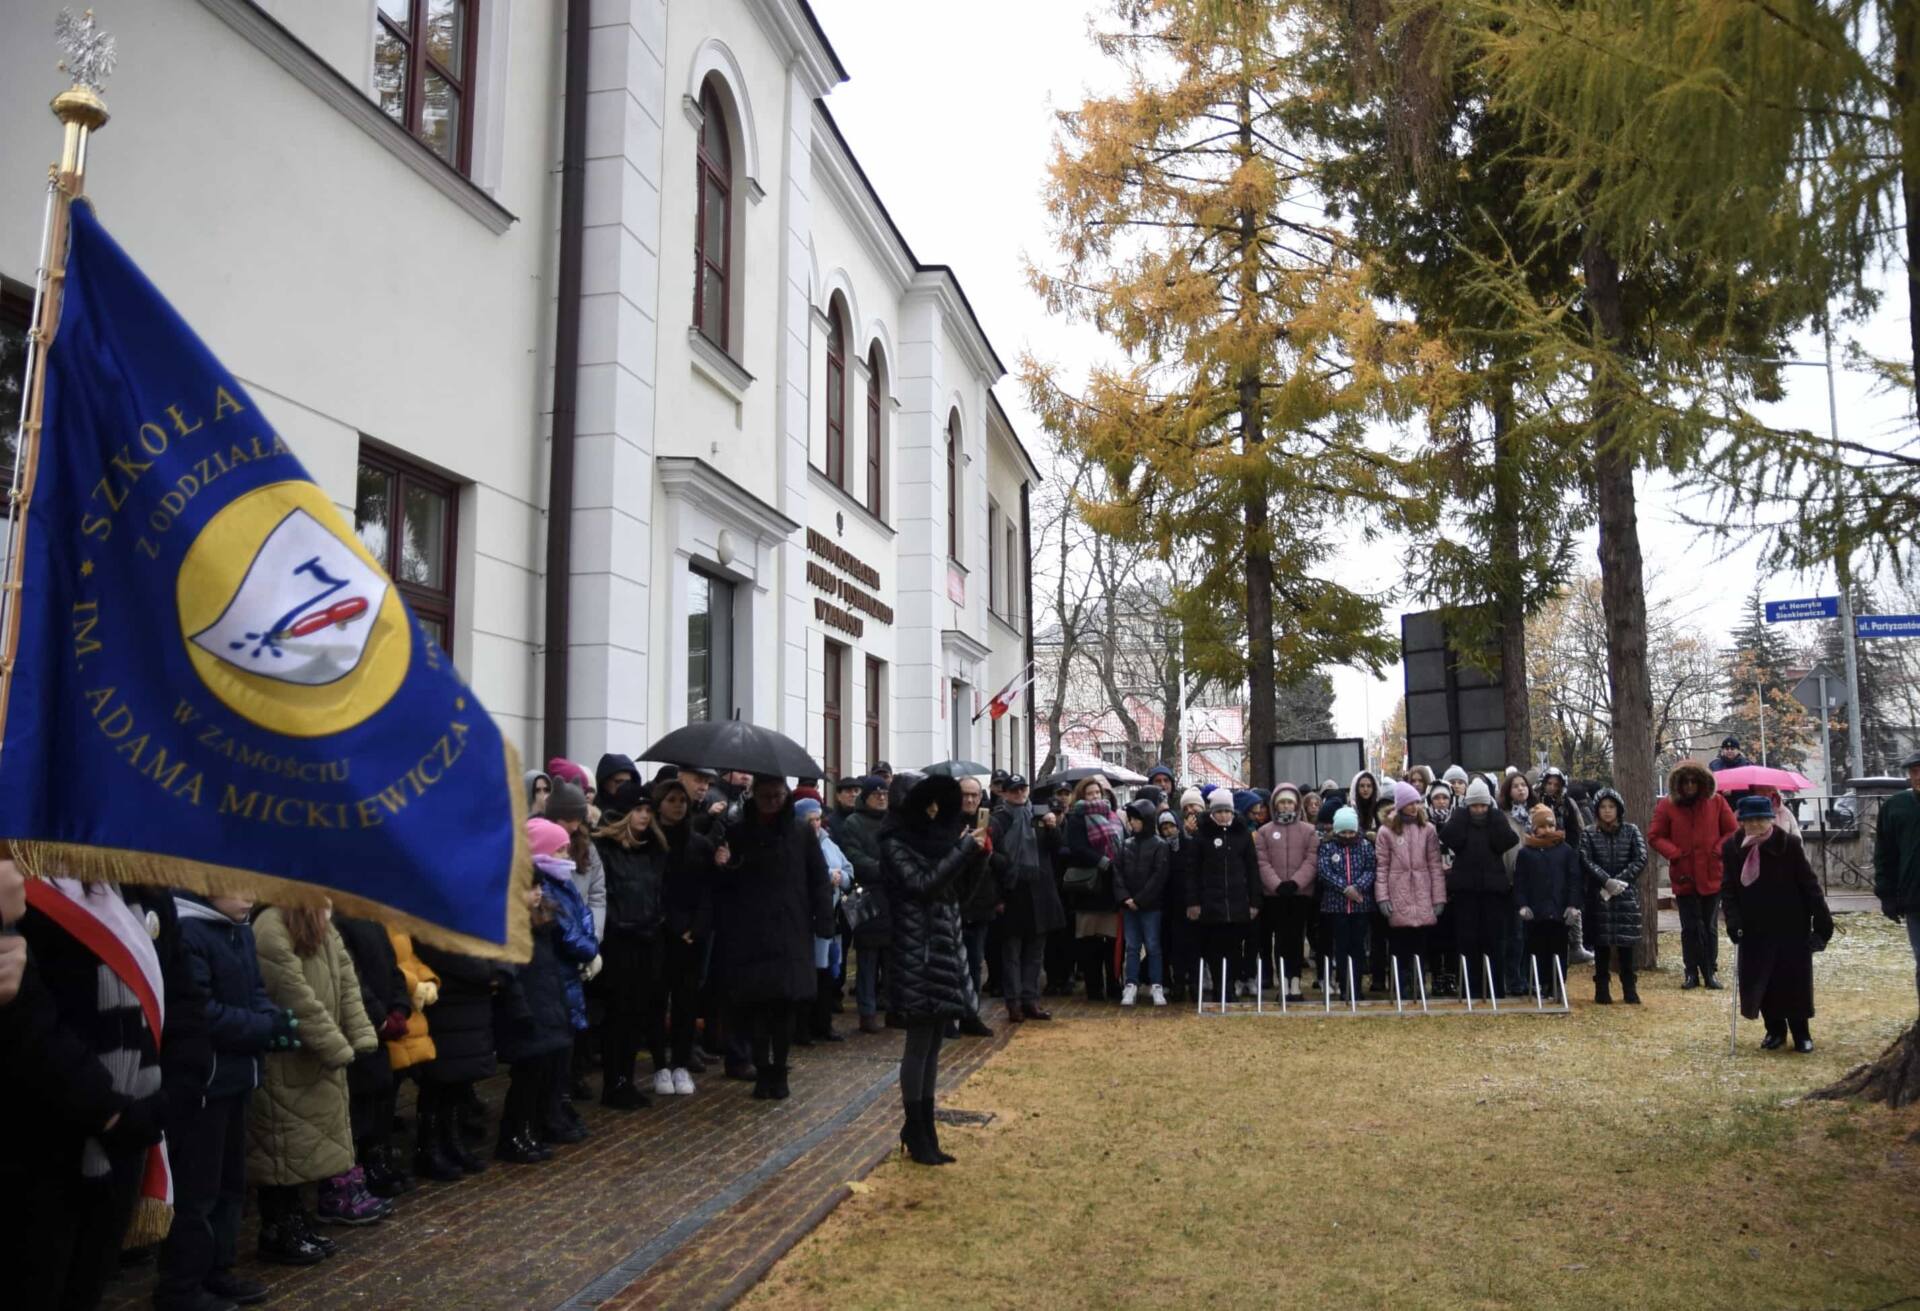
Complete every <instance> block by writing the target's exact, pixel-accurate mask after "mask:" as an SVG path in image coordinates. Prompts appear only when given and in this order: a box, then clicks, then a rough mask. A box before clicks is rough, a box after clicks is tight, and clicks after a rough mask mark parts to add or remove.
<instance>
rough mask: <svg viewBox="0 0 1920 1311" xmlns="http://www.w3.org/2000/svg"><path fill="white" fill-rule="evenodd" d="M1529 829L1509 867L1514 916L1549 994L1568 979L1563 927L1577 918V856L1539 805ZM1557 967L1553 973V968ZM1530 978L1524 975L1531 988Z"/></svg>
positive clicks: (1548, 812)
mask: <svg viewBox="0 0 1920 1311" xmlns="http://www.w3.org/2000/svg"><path fill="white" fill-rule="evenodd" d="M1528 819H1529V820H1530V822H1531V824H1532V829H1531V831H1530V832H1528V833H1527V834H1526V836H1525V837H1524V838H1522V839H1521V845H1520V849H1519V854H1518V855H1517V856H1516V857H1515V858H1514V862H1513V900H1514V908H1515V913H1516V914H1517V915H1518V916H1519V917H1520V921H1521V923H1523V924H1524V925H1526V948H1527V956H1528V958H1529V959H1530V960H1531V961H1532V963H1533V969H1534V970H1536V971H1538V978H1539V981H1540V991H1541V994H1542V995H1548V994H1552V993H1554V992H1555V991H1556V990H1557V989H1558V988H1559V987H1560V985H1561V983H1562V982H1564V980H1565V979H1566V975H1567V963H1568V962H1567V924H1568V922H1569V918H1570V915H1578V914H1579V905H1580V901H1581V873H1580V855H1579V853H1578V852H1577V851H1576V850H1575V849H1574V846H1573V844H1572V843H1571V842H1569V841H1568V840H1567V835H1566V834H1565V833H1563V832H1561V831H1560V826H1559V824H1558V823H1557V822H1556V821H1555V819H1554V814H1553V807H1552V806H1549V805H1547V804H1546V803H1545V802H1541V803H1540V804H1539V805H1537V806H1535V807H1534V808H1533V811H1532V813H1531V814H1530V815H1529V816H1528ZM1556 966H1557V969H1556ZM1533 977H1534V976H1533V975H1532V974H1529V976H1528V983H1529V986H1531V983H1532V979H1533Z"/></svg>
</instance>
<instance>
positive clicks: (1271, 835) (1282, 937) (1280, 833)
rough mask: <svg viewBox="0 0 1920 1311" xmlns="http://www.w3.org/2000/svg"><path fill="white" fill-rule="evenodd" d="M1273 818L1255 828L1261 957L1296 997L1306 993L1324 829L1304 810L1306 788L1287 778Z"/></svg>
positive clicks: (1275, 978) (1257, 932)
mask: <svg viewBox="0 0 1920 1311" xmlns="http://www.w3.org/2000/svg"><path fill="white" fill-rule="evenodd" d="M1269 809H1270V810H1271V811H1272V814H1273V818H1272V819H1271V820H1269V821H1268V822H1267V823H1265V824H1263V825H1262V826H1261V827H1260V829H1259V831H1258V832H1256V833H1255V834H1254V842H1253V852H1254V861H1255V863H1256V864H1257V865H1258V866H1259V868H1260V888H1261V892H1262V897H1261V901H1260V918H1259V920H1258V921H1257V922H1256V924H1255V926H1254V934H1255V937H1256V939H1257V940H1258V942H1259V948H1260V954H1261V959H1263V960H1264V961H1265V962H1266V972H1267V974H1268V977H1270V978H1272V979H1273V981H1274V984H1275V986H1276V987H1277V986H1279V985H1280V984H1281V983H1282V982H1283V980H1282V977H1281V974H1280V970H1281V968H1282V966H1283V965H1284V967H1285V970H1286V976H1285V979H1284V983H1285V985H1286V988H1287V991H1288V993H1289V995H1290V999H1291V1000H1295V1001H1298V1000H1299V999H1300V967H1301V965H1302V963H1303V962H1304V960H1305V952H1304V950H1303V942H1304V938H1303V935H1304V933H1305V931H1306V927H1307V918H1308V909H1309V907H1311V906H1312V904H1313V890H1314V885H1315V883H1316V881H1317V880H1318V878H1319V863H1318V854H1319V848H1320V835H1319V834H1318V833H1316V832H1314V828H1313V825H1312V823H1311V822H1310V821H1308V820H1307V819H1306V817H1305V816H1304V815H1302V814H1301V810H1300V789H1299V788H1297V787H1295V786H1294V785H1293V784H1291V783H1282V784H1281V785H1280V786H1279V787H1277V788H1275V789H1274V790H1273V800H1272V803H1271V805H1270V807H1269Z"/></svg>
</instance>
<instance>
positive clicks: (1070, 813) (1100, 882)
mask: <svg viewBox="0 0 1920 1311" xmlns="http://www.w3.org/2000/svg"><path fill="white" fill-rule="evenodd" d="M1221 795H1222V796H1226V795H1228V794H1227V793H1225V792H1224V791H1222V792H1221ZM1231 804H1232V803H1231V801H1229V802H1228V805H1229V806H1231ZM1060 831H1061V842H1060V846H1061V856H1060V864H1061V867H1062V870H1063V873H1062V881H1063V883H1064V882H1066V881H1067V880H1068V879H1071V880H1072V883H1071V884H1070V885H1068V886H1067V887H1066V889H1065V891H1066V897H1065V900H1066V903H1067V910H1068V911H1069V912H1071V914H1072V917H1073V950H1074V956H1075V964H1076V965H1077V966H1078V967H1079V971H1080V981H1081V983H1082V984H1083V985H1084V987H1085V989H1086V998H1087V1000H1088V1001H1118V1000H1119V999H1120V979H1119V975H1118V973H1117V972H1116V966H1117V965H1118V964H1119V961H1118V952H1117V950H1116V940H1117V939H1118V937H1119V930H1120V929H1121V924H1120V911H1119V903H1117V902H1116V901H1115V900H1114V899H1113V867H1114V865H1115V864H1117V863H1118V862H1119V859H1120V855H1121V848H1122V847H1123V846H1124V845H1125V844H1126V840H1127V830H1126V822H1125V819H1124V817H1122V816H1121V815H1120V814H1119V813H1118V812H1117V810H1116V808H1115V807H1114V804H1113V792H1112V788H1111V786H1110V785H1109V784H1108V782H1107V780H1106V778H1105V777H1103V776H1102V775H1099V774H1095V775H1092V776H1090V777H1088V778H1083V779H1081V780H1080V781H1079V782H1078V783H1075V784H1074V785H1073V793H1072V799H1071V804H1069V805H1068V807H1067V818H1066V822H1065V823H1064V824H1062V825H1061V830H1060ZM1080 871H1092V873H1091V875H1090V876H1087V875H1083V874H1081V873H1080Z"/></svg>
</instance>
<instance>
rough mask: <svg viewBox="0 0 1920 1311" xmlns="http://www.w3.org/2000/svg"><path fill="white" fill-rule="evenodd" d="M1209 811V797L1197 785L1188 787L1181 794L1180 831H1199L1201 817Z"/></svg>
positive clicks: (1188, 832)
mask: <svg viewBox="0 0 1920 1311" xmlns="http://www.w3.org/2000/svg"><path fill="white" fill-rule="evenodd" d="M1206 813H1207V799H1206V797H1205V796H1203V795H1202V794H1201V792H1200V789H1199V788H1197V787H1191V788H1188V789H1187V790H1186V791H1185V792H1182V793H1181V794H1180V831H1181V832H1182V833H1187V834H1192V833H1196V832H1198V831H1199V828H1200V820H1201V817H1202V816H1204V815H1205V814H1206Z"/></svg>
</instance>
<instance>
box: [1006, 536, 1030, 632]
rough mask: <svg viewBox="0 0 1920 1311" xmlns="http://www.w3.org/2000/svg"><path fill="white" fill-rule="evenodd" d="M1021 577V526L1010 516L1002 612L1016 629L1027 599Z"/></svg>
mask: <svg viewBox="0 0 1920 1311" xmlns="http://www.w3.org/2000/svg"><path fill="white" fill-rule="evenodd" d="M1020 577H1021V574H1020V526H1019V525H1018V524H1016V523H1014V521H1013V516H1012V515H1008V516H1007V591H1006V601H1005V603H1004V605H1003V606H1002V607H1001V611H1002V613H1003V614H1005V615H1006V618H1007V622H1008V623H1010V624H1012V625H1013V626H1014V627H1015V628H1018V627H1019V626H1020V613H1021V609H1022V607H1023V606H1024V605H1025V603H1026V597H1025V596H1024V595H1022V593H1023V592H1024V591H1025V590H1026V589H1024V588H1022V587H1021V586H1020Z"/></svg>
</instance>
